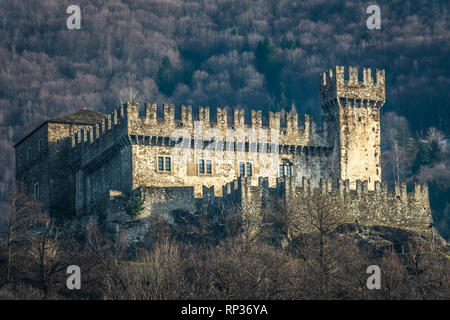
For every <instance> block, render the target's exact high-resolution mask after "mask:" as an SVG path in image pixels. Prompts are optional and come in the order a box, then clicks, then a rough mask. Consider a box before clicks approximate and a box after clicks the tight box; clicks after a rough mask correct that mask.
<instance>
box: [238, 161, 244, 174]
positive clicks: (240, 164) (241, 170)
mask: <svg viewBox="0 0 450 320" xmlns="http://www.w3.org/2000/svg"><path fill="white" fill-rule="evenodd" d="M239 175H240V176H245V163H244V162H240V163H239Z"/></svg>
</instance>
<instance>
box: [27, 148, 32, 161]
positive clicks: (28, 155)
mask: <svg viewBox="0 0 450 320" xmlns="http://www.w3.org/2000/svg"><path fill="white" fill-rule="evenodd" d="M27 158H28V160H31V148H28V154H27Z"/></svg>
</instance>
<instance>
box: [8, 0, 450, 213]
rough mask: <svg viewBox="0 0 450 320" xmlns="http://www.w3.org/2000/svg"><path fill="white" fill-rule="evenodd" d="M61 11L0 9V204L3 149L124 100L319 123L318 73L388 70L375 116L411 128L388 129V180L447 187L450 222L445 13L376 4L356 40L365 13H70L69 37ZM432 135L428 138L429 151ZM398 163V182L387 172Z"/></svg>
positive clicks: (426, 1)
mask: <svg viewBox="0 0 450 320" xmlns="http://www.w3.org/2000/svg"><path fill="white" fill-rule="evenodd" d="M71 4H72V2H71V1H58V0H26V1H13V0H4V1H1V2H0V62H1V63H0V107H1V112H0V120H1V122H0V133H1V134H0V150H1V152H0V166H1V167H2V171H1V177H0V183H1V184H0V196H1V197H2V199H5V197H6V194H7V192H8V190H9V188H10V187H11V184H12V182H13V170H14V169H13V167H14V154H13V148H12V144H13V143H14V142H16V141H18V140H19V139H20V138H21V137H23V136H24V135H25V134H26V133H27V132H28V131H30V130H32V129H33V128H34V127H36V126H37V125H39V124H40V123H41V122H42V121H44V120H45V119H47V118H49V117H54V116H59V115H62V114H65V113H68V112H73V111H76V110H78V109H80V108H82V107H84V106H86V107H89V108H92V109H94V110H98V111H104V112H110V111H111V110H112V109H113V108H114V107H117V106H118V105H119V104H121V103H123V102H125V101H127V100H135V101H139V102H141V103H142V102H144V101H150V102H153V101H156V102H158V103H166V102H169V103H174V104H175V105H180V104H191V105H193V106H199V105H202V106H206V105H209V106H211V107H216V106H240V107H257V108H262V109H263V110H281V109H282V108H284V109H286V110H289V109H290V108H291V105H292V104H295V106H296V109H297V111H298V112H299V113H304V112H308V113H313V114H316V115H319V112H320V109H319V101H318V73H319V72H321V71H324V70H326V69H328V68H330V67H332V66H334V65H355V66H361V67H362V66H364V67H373V68H384V69H386V75H387V102H386V105H385V107H384V108H383V112H395V114H392V115H394V116H398V117H399V119H402V121H403V120H404V122H402V123H403V124H404V126H403V127H401V128H407V130H406V131H405V130H403V131H401V130H402V129H401V128H396V123H393V122H391V123H390V124H389V123H387V125H388V126H389V125H390V126H391V127H390V128H391V129H392V130H394V129H395V130H394V131H395V132H394V131H392V130H391V131H390V132H391V135H390V136H389V139H391V140H389V142H388V143H387V144H384V147H385V151H386V152H389V151H391V153H390V154H387V156H385V157H384V163H383V165H384V166H385V167H386V168H388V169H387V170H388V171H387V172H388V173H389V174H388V178H389V179H391V180H396V179H397V178H405V177H407V178H409V179H410V180H411V181H412V180H414V179H419V180H425V181H428V180H430V179H435V180H436V179H437V177H439V179H441V178H442V176H443V177H447V178H446V179H447V180H445V179H443V180H442V179H441V180H442V181H444V182H442V181H441V180H440V183H441V185H439V188H441V189H439V190H440V191H438V192H437V193H436V197H437V199H438V201H440V202H439V206H440V208H441V209H439V210H440V212H441V213H440V214H442V215H443V214H444V211H445V210H447V211H446V212H447V213H446V214H447V216H450V213H449V211H450V209H449V208H450V207H449V205H448V204H447V202H446V201H444V200H442V199H443V196H442V195H443V194H445V193H442V192H445V190H447V191H446V192H448V184H450V182H448V181H450V179H449V178H448V177H449V176H450V174H449V169H448V168H449V167H448V153H445V152H443V150H442V148H443V146H444V142H445V138H444V137H445V135H447V136H448V134H449V133H450V109H449V105H448V103H449V101H450V99H449V98H450V93H449V90H448V88H449V86H450V75H449V74H448V71H449V70H450V68H449V64H450V62H449V59H448V57H449V54H450V42H449V24H450V22H449V21H450V20H449V8H450V5H449V3H448V1H444V0H442V1H438V0H433V1H431V0H415V1H406V2H405V1H402V0H384V1H381V0H380V1H377V4H378V5H379V6H380V7H381V17H382V24H381V30H368V29H367V27H366V19H367V17H368V14H367V13H366V8H367V6H368V5H369V4H372V3H369V2H367V1H337V0H301V1H286V0H280V1H278V0H272V1H271V0H257V1H253V0H187V1H177V0H159V1H149V0H111V1H103V0H79V1H78V3H77V4H78V5H79V6H80V8H81V30H68V29H67V27H66V19H67V17H68V14H67V13H66V9H67V7H68V6H69V5H71ZM391 118H392V117H391ZM430 127H434V128H435V129H433V130H436V131H434V132H438V133H439V135H438V138H436V135H434V136H433V137H434V138H429V136H430V134H429V128H430ZM396 130H397V131H396ZM400 131H401V132H400ZM385 137H387V136H386V135H385ZM427 137H428V138H429V139H428V138H427ZM422 138H423V139H425V140H423V139H422ZM426 138H427V139H428V140H426ZM430 139H431V140H430ZM433 139H434V140H433ZM395 141H396V144H395V143H394V142H395ZM421 141H422V142H421ZM433 141H435V142H433ZM436 144H437V146H436ZM399 148H403V149H399ZM433 148H434V149H433ZM392 150H395V152H392ZM402 150H403V153H401V152H402ZM433 150H434V151H433ZM433 152H434V153H433ZM402 154H403V156H404V158H405V161H404V163H405V166H404V168H403V167H402V168H400V167H399V166H394V164H396V163H397V164H398V163H399V160H398V159H399V155H402ZM389 155H390V156H389ZM439 166H440V167H439ZM436 167H438V168H440V169H439V170H440V171H438V172H439V173H438V174H437V173H436V172H437V171H436V169H435V168H436ZM391 168H395V169H393V170H394V171H392V172H391V171H389V170H391ZM427 170H428V171H427ZM400 173H401V174H400ZM400 176H401V177H400ZM433 181H434V180H433ZM442 190H444V191H442ZM446 204H447V209H445V208H446ZM449 220H450V218H449Z"/></svg>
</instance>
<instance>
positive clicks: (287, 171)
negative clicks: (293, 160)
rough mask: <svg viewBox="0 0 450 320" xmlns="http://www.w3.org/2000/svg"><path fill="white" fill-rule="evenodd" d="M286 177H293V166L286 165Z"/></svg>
mask: <svg viewBox="0 0 450 320" xmlns="http://www.w3.org/2000/svg"><path fill="white" fill-rule="evenodd" d="M286 176H288V177H292V165H286Z"/></svg>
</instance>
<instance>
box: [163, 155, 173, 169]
mask: <svg viewBox="0 0 450 320" xmlns="http://www.w3.org/2000/svg"><path fill="white" fill-rule="evenodd" d="M164 169H165V170H166V171H171V170H172V168H171V159H170V157H166V167H165V168H164Z"/></svg>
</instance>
